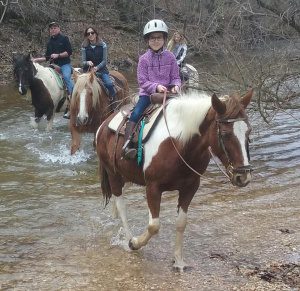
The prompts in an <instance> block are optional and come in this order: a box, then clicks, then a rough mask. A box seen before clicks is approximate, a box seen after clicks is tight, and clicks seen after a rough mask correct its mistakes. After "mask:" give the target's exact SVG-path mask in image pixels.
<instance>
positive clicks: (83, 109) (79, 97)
mask: <svg viewBox="0 0 300 291" xmlns="http://www.w3.org/2000/svg"><path fill="white" fill-rule="evenodd" d="M101 92H102V90H101V87H100V85H99V83H98V81H97V79H96V75H95V74H94V73H83V74H81V75H78V76H77V79H76V83H75V86H74V89H73V94H72V99H71V119H72V116H74V117H75V119H76V125H88V124H89V123H90V122H92V120H91V118H92V116H91V114H92V112H93V110H94V109H95V108H96V106H97V104H98V102H101V100H100V98H99V97H100V96H101Z"/></svg>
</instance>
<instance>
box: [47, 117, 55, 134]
mask: <svg viewBox="0 0 300 291" xmlns="http://www.w3.org/2000/svg"><path fill="white" fill-rule="evenodd" d="M53 120H54V114H52V116H51V117H50V119H48V118H47V127H46V131H51V130H52V128H53Z"/></svg>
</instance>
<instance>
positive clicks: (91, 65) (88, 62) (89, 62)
mask: <svg viewBox="0 0 300 291" xmlns="http://www.w3.org/2000/svg"><path fill="white" fill-rule="evenodd" d="M86 64H87V65H88V66H89V67H94V63H93V62H92V61H87V62H86Z"/></svg>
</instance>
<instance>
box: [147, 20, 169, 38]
mask: <svg viewBox="0 0 300 291" xmlns="http://www.w3.org/2000/svg"><path fill="white" fill-rule="evenodd" d="M152 32H163V33H164V34H165V35H166V36H168V26H167V25H166V24H165V23H164V22H163V21H162V20H160V19H153V20H150V21H149V22H148V23H147V24H146V25H145V27H144V32H143V35H144V37H147V36H148V35H149V34H150V33H152Z"/></svg>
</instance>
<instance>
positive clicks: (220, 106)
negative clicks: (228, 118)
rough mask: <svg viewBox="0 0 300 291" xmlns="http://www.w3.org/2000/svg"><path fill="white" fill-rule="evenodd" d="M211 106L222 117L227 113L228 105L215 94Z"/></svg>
mask: <svg viewBox="0 0 300 291" xmlns="http://www.w3.org/2000/svg"><path fill="white" fill-rule="evenodd" d="M211 104H212V107H213V109H214V110H215V111H216V112H217V113H219V114H220V115H222V114H224V113H225V112H226V104H225V103H224V102H222V101H221V100H220V99H219V98H218V97H217V95H216V94H215V93H214V94H213V95H212V96H211Z"/></svg>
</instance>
